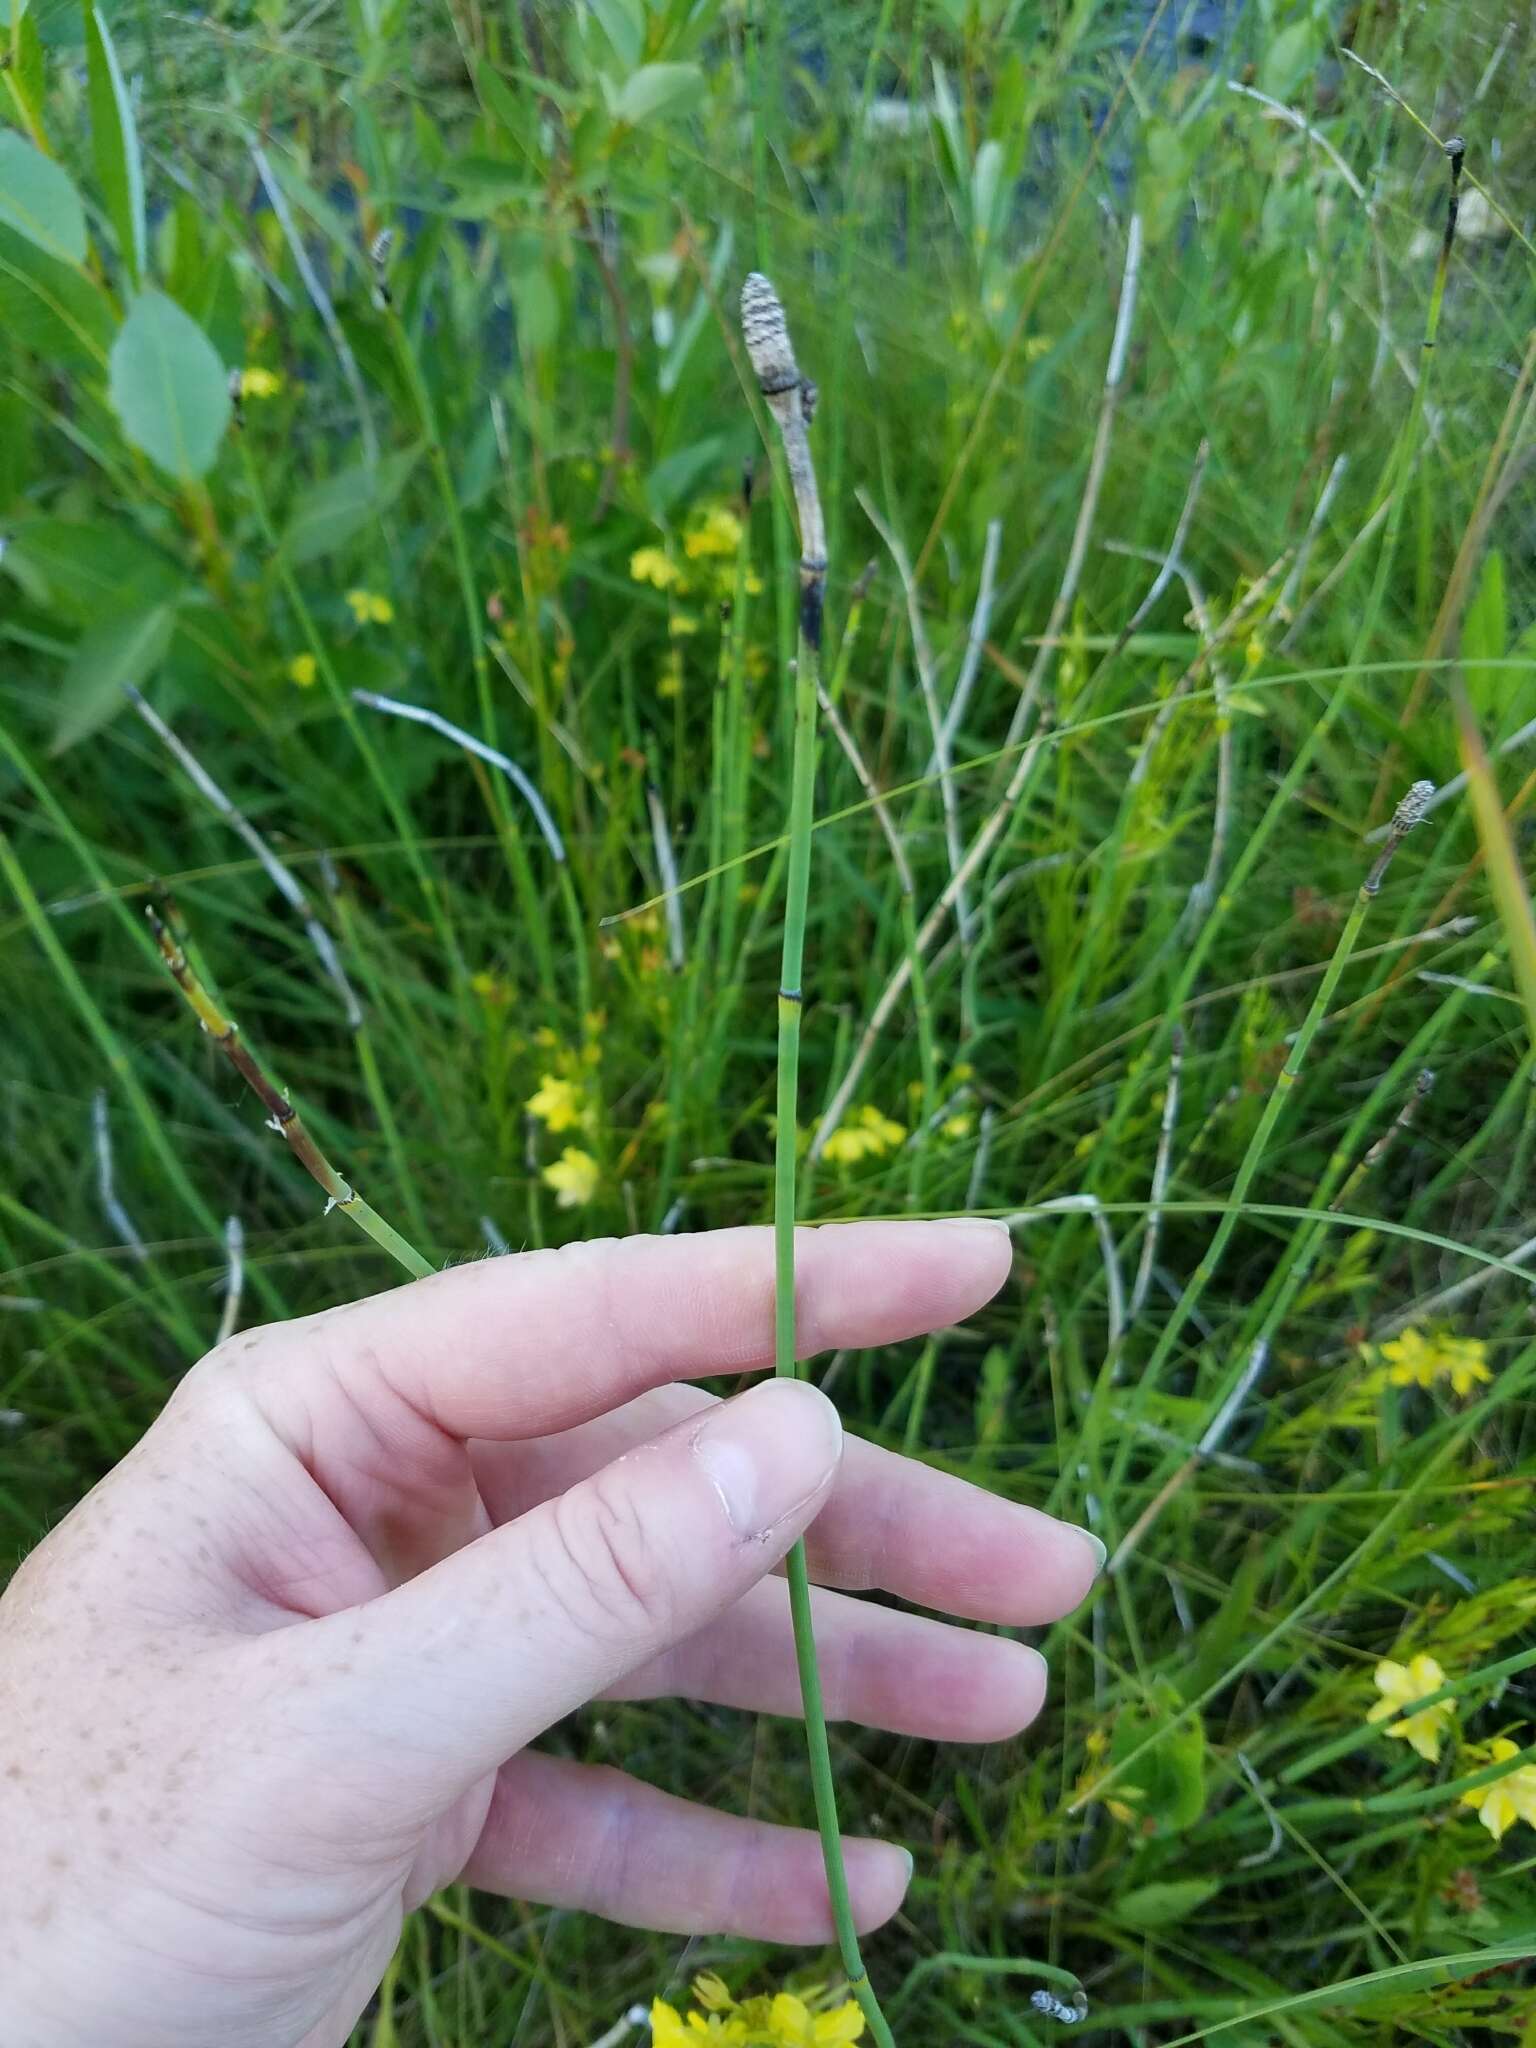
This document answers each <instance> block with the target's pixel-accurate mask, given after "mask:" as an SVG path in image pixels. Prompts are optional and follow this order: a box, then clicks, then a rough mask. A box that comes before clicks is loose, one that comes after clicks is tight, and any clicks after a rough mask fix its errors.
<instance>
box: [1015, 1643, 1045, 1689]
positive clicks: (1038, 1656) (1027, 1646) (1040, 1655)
mask: <svg viewBox="0 0 1536 2048" xmlns="http://www.w3.org/2000/svg"><path fill="white" fill-rule="evenodd" d="M1019 1648H1020V1649H1021V1650H1027V1651H1028V1652H1029V1654H1030V1656H1031V1657H1033V1658H1034V1660H1035V1662H1036V1663H1037V1664H1038V1665H1039V1666H1040V1676H1041V1678H1042V1680H1044V1681H1046V1682H1049V1679H1050V1676H1051V1667H1050V1665H1049V1663H1048V1662H1047V1661H1046V1656H1045V1652H1044V1651H1043V1650H1037V1649H1036V1648H1035V1646H1034V1644H1033V1643H1020V1645H1019Z"/></svg>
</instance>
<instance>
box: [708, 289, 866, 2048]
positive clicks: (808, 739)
mask: <svg viewBox="0 0 1536 2048" xmlns="http://www.w3.org/2000/svg"><path fill="white" fill-rule="evenodd" d="M741 326H742V333H743V336H744V338H745V340H746V345H747V354H748V356H749V357H750V358H751V362H752V368H753V370H754V371H755V372H756V375H757V381H758V384H759V386H760V387H761V389H762V394H763V397H764V399H765V400H766V401H767V404H768V408H769V410H770V411H771V412H772V414H773V416H774V420H775V422H776V423H777V425H778V428H779V432H780V434H781V435H782V437H783V441H784V459H785V462H786V464H787V466H788V469H789V477H790V483H791V486H792V487H793V490H794V494H795V509H796V511H797V513H798V515H799V520H800V635H799V646H798V651H797V657H796V662H795V694H794V742H793V756H792V763H791V768H790V796H789V829H788V838H789V864H788V870H787V873H786V876H785V885H784V957H783V966H782V970H781V973H780V977H779V1064H778V1102H777V1107H778V1126H777V1129H776V1132H775V1135H774V1158H773V1193H774V1200H773V1232H774V1316H773V1337H774V1355H773V1369H774V1371H775V1373H776V1374H778V1375H779V1377H780V1378H784V1379H793V1378H795V1377H796V1375H797V1367H796V1363H795V1199H796V1192H797V1190H796V1179H797V1172H798V1160H797V1154H796V1123H797V1110H798V1106H799V1092H800V1021H801V1017H802V1015H803V1012H804V1008H805V990H804V985H803V981H804V962H805V916H806V906H807V903H808V901H809V896H810V882H811V828H812V823H813V814H814V798H815V789H816V710H817V684H818V682H819V680H820V667H821V614H822V598H823V592H824V589H825V584H826V574H827V562H826V539H825V532H824V529H823V526H822V519H821V500H820V496H819V493H818V491H817V488H816V473H815V469H814V467H813V466H812V463H811V453H810V444H809V442H808V440H807V436H806V429H807V427H808V426H809V425H810V419H811V414H812V412H813V411H814V408H815V402H816V387H815V386H814V385H813V384H812V383H810V381H809V380H808V379H806V378H803V377H802V376H801V375H800V371H799V369H798V367H797V366H796V363H795V357H794V351H793V349H792V347H791V345H790V339H789V329H788V326H787V324H786V322H785V319H784V308H783V307H782V306H781V305H780V304H779V299H778V294H777V293H776V292H775V291H774V289H773V286H772V285H771V284H770V283H769V282H768V280H767V278H765V277H762V276H760V275H759V274H758V273H756V272H754V273H753V274H752V275H751V276H750V277H749V278H748V279H747V281H746V283H745V284H744V285H743V287H742V293H741ZM786 1573H787V1576H788V1580H789V1608H790V1616H791V1619H792V1621H793V1624H794V1632H795V1662H796V1665H797V1666H798V1668H799V1673H800V1698H801V1702H802V1705H803V1708H804V1713H805V1743H806V1749H807V1752H808V1754H809V1757H810V1767H811V1787H812V1791H813V1793H814V1796H815V1801H816V1825H817V1828H818V1829H819V1831H820V1834H821V1851H822V1859H823V1861H824V1863H825V1865H826V1872H827V1893H828V1897H829V1898H830V1900H831V1904H832V1919H833V1923H834V1925H835V1926H836V1928H837V1942H838V1948H839V1951H840V1952H841V1955H842V1959H843V1968H844V1970H845V1971H846V1972H847V1974H848V1988H849V1990H850V1991H851V1992H852V1993H853V1996H854V1997H855V1998H856V1999H857V2000H858V2003H859V2007H860V2010H861V2011H862V2012H863V2014H864V2017H865V2019H866V2020H867V2021H868V2022H869V2029H870V2033H871V2034H872V2035H873V2037H874V2039H875V2042H876V2044H877V2048H894V2042H893V2038H892V2034H891V2030H890V2027H889V2026H888V2025H887V2023H886V2019H885V2015H884V2014H883V2013H882V2012H881V2010H880V2003H879V2000H878V1999H877V1998H876V1997H875V1993H874V1987H873V1986H872V1985H871V1983H870V1981H869V1975H868V1973H867V1971H866V1970H865V1968H864V1960H863V1957H862V1956H861V1955H860V1953H859V1937H858V1934H857V1932H856V1931H855V1928H854V1924H853V1909H852V1906H851V1904H850V1902H849V1898H848V1878H847V1874H846V1872H845V1871H844V1869H843V1842H842V1834H841V1832H840V1830H839V1827H838V1821H837V1792H836V1789H835V1787H834V1785H833V1781H832V1753H831V1748H830V1745H829V1743H828V1740H827V1716H826V1710H825V1708H824V1706H823V1704H822V1697H821V1673H820V1670H819V1667H818V1665H817V1662H816V1636H815V1630H814V1627H813V1624H812V1619H811V1585H810V1573H809V1571H808V1569H807V1566H806V1559H805V1544H804V1543H803V1542H799V1543H796V1544H795V1545H794V1547H793V1549H792V1550H791V1551H790V1553H789V1557H788V1559H787V1560H786Z"/></svg>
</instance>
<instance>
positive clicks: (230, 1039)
mask: <svg viewBox="0 0 1536 2048" xmlns="http://www.w3.org/2000/svg"><path fill="white" fill-rule="evenodd" d="M145 915H146V916H147V917H148V919H149V924H150V929H151V930H152V931H153V933H154V935H155V941H156V943H157V944H158V946H159V948H160V956H161V958H162V959H163V960H164V962H165V964H166V967H167V969H168V971H169V972H170V975H171V978H172V979H173V980H174V981H175V983H176V985H177V987H178V988H179V989H180V990H181V992H182V994H183V996H185V997H186V1000H187V1006H188V1008H189V1009H190V1010H191V1011H192V1013H193V1015H194V1016H195V1017H196V1018H197V1021H198V1023H199V1024H201V1025H202V1027H203V1029H204V1030H205V1031H206V1032H207V1033H208V1036H209V1037H210V1038H211V1039H212V1040H213V1042H214V1044H215V1045H216V1046H217V1047H218V1048H219V1050H220V1052H222V1053H223V1054H224V1056H225V1058H226V1059H227V1060H228V1061H229V1063H230V1065H231V1066H232V1067H233V1068H234V1069H235V1071H236V1072H237V1073H238V1074H239V1075H240V1078H241V1079H242V1080H243V1081H244V1082H245V1083H246V1085H247V1086H248V1087H249V1088H250V1090H251V1092H252V1093H253V1094H254V1095H255V1097H256V1099H257V1100H258V1101H259V1102H260V1104H261V1106H262V1108H263V1109H265V1110H266V1112H267V1114H268V1116H269V1117H270V1118H271V1120H272V1125H273V1128H274V1129H275V1130H276V1131H277V1133H278V1135H279V1136H280V1137H281V1138H282V1139H283V1141H284V1143H285V1144H286V1145H287V1147H288V1149H289V1151H290V1152H292V1154H293V1156H294V1158H295V1159H297V1160H298V1162H299V1164H300V1165H301V1166H302V1167H303V1168H304V1171H305V1172H306V1173H307V1174H308V1175H309V1176H310V1178H311V1179H312V1180H313V1181H315V1182H316V1183H317V1185H318V1186H319V1187H320V1188H321V1189H323V1191H324V1193H325V1197H326V1209H327V1211H330V1210H331V1209H339V1210H340V1211H341V1213H342V1214H343V1215H344V1216H348V1217H350V1218H351V1220H352V1221H353V1222H354V1223H355V1224H356V1225H357V1227H358V1229H359V1230H361V1231H362V1232H363V1233H364V1235H365V1236H367V1237H371V1238H372V1239H373V1241H374V1243H375V1244H376V1245H377V1246H378V1247H379V1249H380V1250H381V1251H386V1252H388V1253H389V1256H390V1257H391V1258H392V1259H394V1260H395V1261H396V1262H397V1263H398V1264H400V1265H402V1266H403V1267H404V1268H405V1270H406V1272H407V1273H409V1274H410V1275H411V1276H412V1278H413V1279H416V1280H425V1279H427V1278H428V1277H429V1275H430V1274H431V1273H432V1272H433V1271H434V1268H433V1267H432V1266H431V1265H429V1264H428V1262H427V1261H426V1260H425V1259H424V1258H423V1257H422V1255H421V1253H420V1252H419V1251H417V1250H416V1249H415V1247H414V1246H413V1245H410V1244H407V1243H406V1241H405V1239H404V1238H403V1237H402V1236H401V1235H400V1233H399V1231H398V1230H396V1229H395V1227H394V1225H393V1224H392V1223H386V1222H385V1220H384V1218H383V1217H382V1216H381V1215H380V1214H379V1213H378V1211H377V1210H376V1209H374V1208H373V1207H372V1206H371V1205H370V1204H369V1203H367V1202H365V1201H364V1200H363V1198H362V1196H361V1195H360V1194H359V1193H358V1192H357V1190H356V1189H355V1188H354V1187H352V1186H351V1185H350V1184H349V1183H348V1182H347V1181H345V1180H343V1179H342V1177H341V1175H340V1174H339V1173H338V1172H337V1171H336V1169H335V1167H334V1166H332V1164H331V1162H330V1160H329V1159H327V1158H326V1156H325V1154H324V1153H323V1152H322V1151H321V1150H320V1147H319V1146H318V1145H317V1144H316V1143H315V1141H314V1139H313V1138H312V1137H311V1136H310V1133H309V1130H308V1128H307V1126H306V1125H305V1124H304V1122H303V1120H302V1119H301V1117H300V1116H299V1113H298V1111H297V1110H296V1109H295V1108H294V1106H293V1104H292V1103H291V1102H290V1101H289V1100H288V1098H287V1096H286V1095H284V1094H283V1093H282V1091H281V1090H280V1089H279V1088H276V1087H274V1085H273V1083H272V1082H271V1081H270V1080H269V1079H268V1077H267V1075H266V1074H265V1073H264V1072H263V1070H262V1068H261V1065H260V1063H259V1062H258V1061H257V1059H256V1057H255V1055H254V1054H253V1053H252V1052H251V1051H250V1049H249V1047H248V1046H247V1045H246V1044H245V1043H244V1041H243V1040H242V1038H241V1036H240V1031H239V1027H238V1026H237V1025H236V1024H235V1022H234V1020H233V1018H231V1017H228V1016H226V1015H225V1013H224V1011H223V1009H222V1008H221V1006H220V1004H219V1002H218V1001H217V999H216V998H215V997H214V996H213V995H212V994H211V993H210V991H209V989H208V988H207V986H206V984H205V983H204V982H203V980H202V978H201V976H200V975H199V974H198V973H197V971H196V969H195V968H194V967H193V966H192V963H191V962H190V961H189V960H188V958H187V955H186V951H185V948H184V947H183V946H182V945H181V943H180V941H179V940H178V938H177V937H176V935H175V933H174V932H172V931H171V930H170V928H169V927H168V926H167V925H166V923H165V922H164V920H163V919H162V918H160V917H159V916H158V915H157V914H156V913H155V911H153V910H146V912H145Z"/></svg>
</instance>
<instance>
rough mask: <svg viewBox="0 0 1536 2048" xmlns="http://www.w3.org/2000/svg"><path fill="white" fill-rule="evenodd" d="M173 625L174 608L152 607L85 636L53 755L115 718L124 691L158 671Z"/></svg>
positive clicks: (57, 722)
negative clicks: (130, 685) (124, 687)
mask: <svg viewBox="0 0 1536 2048" xmlns="http://www.w3.org/2000/svg"><path fill="white" fill-rule="evenodd" d="M175 625H176V612H175V608H174V606H172V605H169V604H152V605H146V606H144V607H143V608H142V609H141V610H138V611H132V612H128V613H126V614H125V615H124V616H122V617H120V618H115V619H109V620H108V621H107V622H106V624H105V625H101V626H97V627H94V628H93V629H92V630H91V631H90V632H89V633H87V634H86V635H85V637H84V638H83V639H82V640H81V641H80V643H79V645H78V646H77V647H76V649H75V652H74V657H73V659H72V660H71V662H70V664H69V667H68V668H67V669H66V670H65V672H64V683H63V687H62V689H61V691H60V693H59V702H58V707H57V711H56V715H55V718H54V727H53V747H52V752H54V753H55V754H62V753H63V752H64V750H65V748H66V747H73V746H78V745H79V743H80V741H81V740H83V739H88V738H89V737H90V735H91V734H92V733H93V732H98V731H100V729H101V727H102V726H104V725H105V724H106V723H107V721H108V720H109V719H111V718H115V717H116V716H117V714H118V712H119V711H121V710H122V708H123V704H124V698H123V686H124V685H125V684H127V683H132V684H133V685H134V687H135V688H137V687H138V686H139V685H140V684H141V683H143V682H145V681H146V680H147V679H148V677H149V676H150V675H151V674H152V673H153V671H154V670H155V669H157V668H158V667H159V665H160V663H161V662H162V661H163V660H164V659H165V654H166V649H167V648H168V647H169V646H170V644H171V634H172V632H173V631H174V629H175Z"/></svg>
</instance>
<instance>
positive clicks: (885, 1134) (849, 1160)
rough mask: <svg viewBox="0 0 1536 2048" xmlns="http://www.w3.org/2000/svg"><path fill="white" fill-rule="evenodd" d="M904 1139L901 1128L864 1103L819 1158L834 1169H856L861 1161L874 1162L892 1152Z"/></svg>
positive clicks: (904, 1127)
mask: <svg viewBox="0 0 1536 2048" xmlns="http://www.w3.org/2000/svg"><path fill="white" fill-rule="evenodd" d="M906 1135H907V1132H906V1126H905V1125H904V1124H898V1123H896V1122H894V1121H893V1120H892V1119H891V1118H890V1117H888V1116H884V1115H882V1114H881V1112H880V1111H879V1110H878V1109H876V1108H875V1107H874V1105H873V1104H872V1103H866V1104H865V1106H864V1107H863V1109H861V1110H859V1111H858V1112H857V1113H856V1114H855V1115H854V1116H851V1117H850V1118H849V1119H848V1121H847V1123H845V1124H841V1125H839V1126H838V1128H837V1129H836V1130H835V1131H834V1132H833V1133H832V1135H831V1137H830V1138H828V1140H827V1142H826V1144H825V1145H824V1146H823V1147H822V1156H823V1157H824V1158H827V1159H830V1160H831V1161H832V1164H833V1165H834V1166H856V1165H857V1164H858V1162H859V1161H860V1160H861V1159H878V1158H879V1157H880V1156H881V1154H882V1153H885V1152H893V1151H894V1150H895V1149H896V1147H897V1146H898V1145H899V1144H901V1142H902V1141H903V1139H904V1138H905V1137H906Z"/></svg>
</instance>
